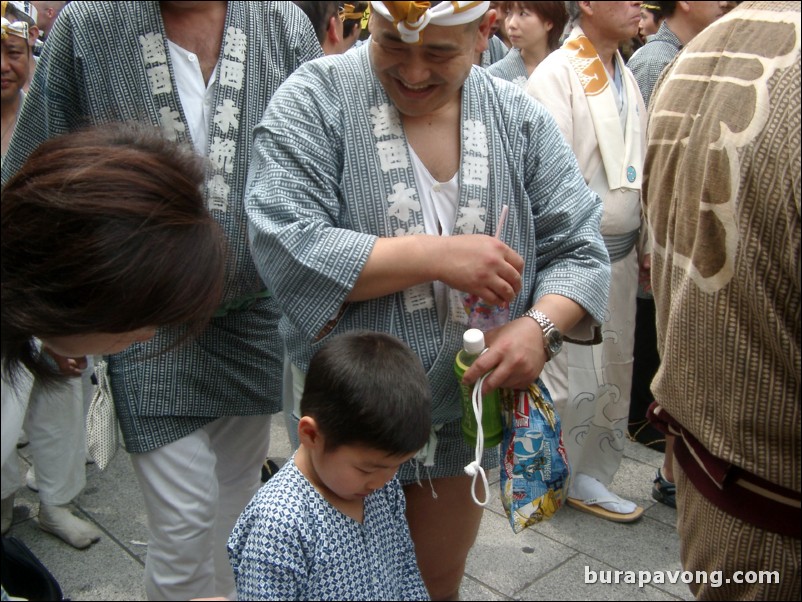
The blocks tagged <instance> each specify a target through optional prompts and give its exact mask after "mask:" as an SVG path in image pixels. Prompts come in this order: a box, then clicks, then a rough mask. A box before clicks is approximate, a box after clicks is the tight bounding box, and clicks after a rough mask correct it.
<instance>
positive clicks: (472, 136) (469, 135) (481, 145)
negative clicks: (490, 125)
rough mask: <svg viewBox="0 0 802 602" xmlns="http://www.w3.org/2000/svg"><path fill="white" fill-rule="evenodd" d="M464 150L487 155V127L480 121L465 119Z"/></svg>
mask: <svg viewBox="0 0 802 602" xmlns="http://www.w3.org/2000/svg"><path fill="white" fill-rule="evenodd" d="M465 150H466V151H467V152H469V153H474V154H476V155H481V156H483V157H487V129H486V128H485V124H484V123H482V122H481V121H476V120H475V119H466V120H465Z"/></svg>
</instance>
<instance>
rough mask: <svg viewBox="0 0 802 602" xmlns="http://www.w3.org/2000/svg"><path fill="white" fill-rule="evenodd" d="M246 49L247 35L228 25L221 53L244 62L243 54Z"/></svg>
mask: <svg viewBox="0 0 802 602" xmlns="http://www.w3.org/2000/svg"><path fill="white" fill-rule="evenodd" d="M247 50H248V36H246V35H245V32H244V31H242V30H241V29H239V28H238V27H229V28H228V29H227V30H226V39H225V46H224V47H223V54H224V55H225V56H227V57H229V58H231V59H234V60H235V61H239V62H240V63H244V62H245V55H246V52H247Z"/></svg>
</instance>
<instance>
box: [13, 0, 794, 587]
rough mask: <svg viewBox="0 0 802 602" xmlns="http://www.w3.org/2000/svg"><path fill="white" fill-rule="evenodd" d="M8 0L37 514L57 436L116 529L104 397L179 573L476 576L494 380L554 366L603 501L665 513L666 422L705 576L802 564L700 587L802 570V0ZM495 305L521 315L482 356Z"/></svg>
mask: <svg viewBox="0 0 802 602" xmlns="http://www.w3.org/2000/svg"><path fill="white" fill-rule="evenodd" d="M732 4H739V6H737V7H736V8H734V9H733V6H730V5H732ZM2 12H3V22H2V43H1V45H2V156H3V159H2V185H3V194H2V204H1V205H0V207H2V371H3V372H2V377H3V378H2V387H3V389H2V426H3V438H2V442H3V443H2V464H3V477H2V479H3V481H2V498H3V506H2V519H3V525H2V527H3V533H4V534H5V532H6V531H7V530H8V529H9V528H10V527H11V522H12V520H11V518H12V513H13V505H14V494H15V492H16V490H17V488H18V487H19V486H20V482H21V478H20V475H19V463H18V459H17V456H16V454H15V453H14V450H15V447H16V446H17V445H22V444H23V443H24V442H25V441H26V440H29V441H30V443H29V445H30V446H31V450H32V459H33V467H32V471H31V472H30V473H29V475H28V478H27V482H28V485H29V486H31V487H34V488H36V489H38V490H39V495H40V500H41V503H40V511H39V525H40V527H41V528H42V529H43V530H45V531H48V532H50V533H52V534H54V535H56V536H57V537H59V538H61V539H63V540H64V541H65V542H67V543H69V544H70V545H72V546H74V547H76V548H86V547H88V546H90V545H93V544H94V543H96V542H97V541H99V540H100V537H101V534H100V533H99V532H98V531H97V529H96V528H95V527H94V526H93V525H92V524H91V523H90V522H88V521H84V520H83V519H80V518H78V517H76V516H74V515H73V514H71V513H70V511H69V504H70V502H71V501H72V499H74V498H75V496H77V495H78V494H79V493H80V491H81V489H83V487H84V485H85V480H86V476H85V462H87V461H91V460H92V458H91V457H87V448H86V437H87V433H86V427H85V424H86V417H87V412H89V411H90V410H89V406H90V404H89V401H90V399H92V397H95V399H96V400H97V399H101V400H102V401H105V402H106V403H107V404H109V407H111V404H113V407H114V408H115V412H114V413H115V414H116V420H117V421H118V422H119V429H120V431H121V433H122V436H123V440H124V443H125V450H126V452H127V454H128V455H129V457H130V461H131V463H132V466H133V468H134V472H135V474H136V477H137V480H138V484H139V487H140V489H141V491H142V494H143V498H144V502H145V511H146V515H147V526H148V530H149V540H148V552H147V558H146V563H145V591H146V594H147V596H148V598H149V599H151V600H187V599H196V598H209V597H219V598H222V599H231V600H234V599H281V600H293V599H297V600H303V599H337V600H347V599H387V600H418V599H433V600H453V599H458V597H459V589H460V584H461V582H462V578H463V574H464V571H465V563H466V559H467V557H468V554H469V552H470V550H471V547H472V546H473V544H474V541H475V539H476V536H477V533H478V530H479V523H480V519H481V517H482V508H481V507H480V506H478V505H476V504H474V502H473V501H472V498H471V480H470V477H468V476H467V475H466V474H465V473H464V470H463V468H464V467H465V466H466V465H467V464H469V463H471V461H472V460H474V449H473V447H472V446H471V445H469V444H468V443H466V441H465V440H464V439H463V436H462V433H461V429H460V418H461V412H462V410H461V404H460V385H461V384H464V385H468V386H470V385H472V384H473V383H475V382H477V381H478V380H479V378H480V377H482V376H484V375H486V374H487V375H488V376H487V377H486V378H485V379H484V384H483V385H482V386H483V391H484V392H486V393H487V392H489V391H491V390H493V389H497V388H509V389H521V388H524V389H525V388H527V387H528V386H529V385H530V384H531V383H533V382H535V381H536V380H537V379H541V381H542V382H543V383H544V386H546V387H547V388H548V390H549V391H550V393H551V397H552V398H553V400H554V404H555V408H556V410H557V411H558V413H559V414H560V417H561V420H562V428H563V438H564V441H565V445H566V451H567V457H568V461H569V463H570V465H571V472H572V477H571V482H570V484H569V488H568V501H567V503H568V504H569V505H570V506H572V507H574V508H576V509H578V510H580V511H582V512H586V513H589V514H591V515H594V516H596V517H598V518H599V519H602V520H610V521H615V522H622V523H627V522H633V521H636V520H639V519H640V517H641V515H642V514H643V508H641V507H639V506H637V504H635V503H634V502H631V501H629V500H626V499H623V498H621V497H620V496H619V495H617V494H616V493H614V491H612V487H613V481H614V476H615V474H616V472H617V471H618V468H619V466H620V463H621V459H622V455H623V451H624V447H625V444H626V442H627V439H628V438H629V439H635V440H637V441H640V442H642V443H644V444H647V445H660V446H661V449H664V451H665V461H664V463H663V466H662V467H661V469H660V470H658V471H657V474H656V475H655V478H654V482H653V483H645V484H644V487H646V486H649V487H651V488H652V495H653V497H654V498H655V499H656V500H658V501H659V502H661V503H663V504H666V505H668V506H671V507H676V508H677V519H678V520H677V529H678V532H679V536H680V542H681V561H682V565H683V567H684V568H685V569H687V570H691V571H696V570H707V571H713V570H724V571H726V572H728V573H734V572H735V571H738V570H744V571H757V570H762V569H765V570H779V571H780V574H781V576H782V579H781V581H780V583H778V584H735V583H732V584H727V585H726V586H724V587H720V588H716V589H711V588H706V587H704V586H702V585H699V584H694V585H692V586H691V588H692V593H693V594H694V595H695V596H697V597H699V598H700V599H712V598H719V599H789V598H796V597H797V596H798V594H799V590H800V532H799V526H798V525H799V520H800V507H801V504H800V500H801V499H802V494H801V493H800V491H801V490H802V486H801V485H800V474H801V473H802V470H801V469H800V464H801V463H802V457H801V456H802V442H801V439H802V435H801V434H800V392H802V388H801V387H800V384H801V383H800V374H802V349H801V347H802V345H801V344H800V275H799V274H800V272H799V253H800V242H801V238H802V228H801V227H800V196H801V195H800V177H799V173H800V139H799V115H800V8H799V5H798V4H797V3H793V2H771V3H766V2H743V3H727V2H703V1H698V2H662V1H654V2H643V3H641V2H631V1H619V2H587V1H578V2H576V1H571V2H378V1H376V2H353V3H342V2H336V1H335V2H294V3H286V2H193V1H176V2H170V1H162V2H127V1H126V2H117V1H115V2H111V1H109V2H31V3H29V2H3V3H2ZM725 14H726V16H725ZM633 48H637V50H635V51H634V53H632V52H630V51H631V50H632V49H633ZM476 298H479V299H481V301H482V302H483V303H484V304H486V305H489V306H496V307H503V308H504V311H505V312H508V313H509V319H508V320H506V321H505V322H504V323H499V324H496V325H495V326H493V327H492V328H490V329H489V330H488V331H487V332H485V341H486V344H487V350H486V352H485V353H483V354H482V355H481V356H480V357H479V358H478V359H477V360H476V361H475V362H474V363H473V365H472V366H471V367H470V368H469V369H468V370H467V372H466V373H465V376H464V382H463V383H460V382H458V381H457V379H456V377H455V376H454V372H453V361H454V357H455V355H456V354H457V352H458V351H459V350H460V349H461V346H462V335H463V333H464V332H465V330H466V328H467V327H468V323H469V318H470V311H471V305H470V304H471V302H472V301H471V299H476ZM546 335H548V343H547V340H546ZM555 341H558V344H556V345H555ZM93 364H98V366H99V367H98V368H97V370H98V371H101V370H102V371H103V372H102V375H101V374H100V373H98V379H99V380H102V381H103V382H104V383H105V382H108V384H109V386H108V387H106V386H102V387H98V388H97V389H95V387H93V386H92V384H91V382H90V381H89V378H90V377H91V375H92V372H93ZM633 366H634V368H633ZM99 405H100V404H99ZM92 407H93V408H94V407H95V402H94V401H93V402H92ZM766 408H768V410H767V409H766ZM279 413H281V414H282V417H281V418H282V419H283V422H284V424H286V426H287V430H288V435H289V436H290V439H291V441H292V442H293V445H294V447H295V448H296V451H295V452H294V454H293V456H292V457H291V458H290V459H288V461H287V463H286V464H285V465H284V466H283V467H282V468H281V469H280V470H279V471H278V472H277V473H275V474H272V475H270V479H269V480H268V481H267V483H266V484H265V485H264V486H262V479H261V478H260V477H261V475H262V467H263V464H265V459H266V458H267V457H268V455H269V451H270V427H271V419H272V417H273V416H274V415H276V414H279ZM114 428H117V427H116V426H115V427H114ZM18 442H19V443H18ZM498 462H499V458H498V450H497V449H495V448H492V449H487V450H485V453H484V456H483V457H482V462H481V464H482V466H483V467H484V468H486V469H489V468H492V467H494V466H496V465H498ZM260 487H261V489H260ZM599 545H601V546H603V545H604V542H599ZM4 563H5V560H4ZM4 573H5V571H4ZM3 585H4V587H5V585H6V584H5V582H4V584H3ZM8 593H9V594H11V595H15V592H13V591H9V592H8ZM3 595H4V599H5V595H6V592H5V589H4V590H3Z"/></svg>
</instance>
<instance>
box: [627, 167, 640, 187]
mask: <svg viewBox="0 0 802 602" xmlns="http://www.w3.org/2000/svg"><path fill="white" fill-rule="evenodd" d="M637 177H638V172H636V171H635V168H634V167H632V166H631V165H630V166H629V167H627V180H629V182H630V183H632V182H634V181H635V178H637Z"/></svg>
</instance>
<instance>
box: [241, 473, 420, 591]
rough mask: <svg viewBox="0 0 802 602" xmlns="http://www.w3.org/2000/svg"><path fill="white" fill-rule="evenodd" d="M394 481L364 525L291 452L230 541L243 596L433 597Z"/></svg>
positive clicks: (376, 496) (375, 500)
mask: <svg viewBox="0 0 802 602" xmlns="http://www.w3.org/2000/svg"><path fill="white" fill-rule="evenodd" d="M405 512H406V500H405V499H404V492H403V490H402V489H401V486H400V485H399V483H398V481H397V480H396V479H393V480H391V481H390V482H389V483H387V485H385V486H384V487H383V488H382V489H378V490H376V491H375V492H373V493H372V494H371V495H369V496H368V497H367V498H365V515H364V519H363V522H362V523H358V522H357V521H355V520H354V519H352V518H350V517H348V516H346V515H344V514H343V513H342V512H340V511H339V510H337V509H336V508H334V506H332V505H331V504H330V503H329V502H328V501H326V500H325V499H324V498H323V496H322V495H321V494H320V493H319V492H318V491H317V490H316V489H315V488H314V487H313V486H312V484H311V483H310V482H309V481H308V480H307V479H306V477H304V476H303V475H302V474H301V472H300V471H299V470H298V468H297V467H296V466H295V461H294V457H293V458H292V459H290V460H289V461H288V462H287V464H285V465H284V466H283V467H282V468H281V470H279V471H278V472H277V473H276V474H275V475H274V476H273V477H272V478H271V479H270V480H269V481H268V482H267V484H266V485H264V486H263V487H262V488H261V489H260V490H259V491H258V492H257V494H256V495H255V496H254V498H253V500H252V501H251V503H250V504H248V506H246V508H245V510H244V511H243V513H242V515H241V516H240V518H239V520H238V521H237V524H236V525H235V527H234V531H233V532H232V533H231V537H230V538H229V540H228V553H229V557H230V559H231V565H232V567H233V569H234V578H235V580H236V583H237V597H238V598H239V599H240V600H428V599H429V594H428V592H427V591H426V587H425V586H424V585H423V579H422V578H421V575H420V571H419V569H418V565H417V561H416V559H415V549H414V546H413V544H412V539H411V538H410V535H409V527H408V526H407V521H406V517H405Z"/></svg>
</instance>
